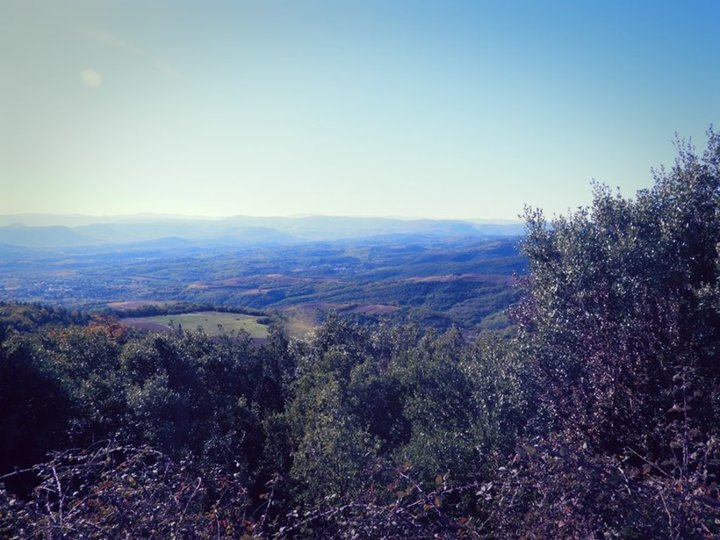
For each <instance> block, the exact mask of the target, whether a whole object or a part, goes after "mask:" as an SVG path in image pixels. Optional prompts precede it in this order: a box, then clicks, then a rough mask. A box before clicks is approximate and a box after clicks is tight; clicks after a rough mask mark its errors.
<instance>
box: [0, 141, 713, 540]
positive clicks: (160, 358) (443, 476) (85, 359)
mask: <svg viewBox="0 0 720 540" xmlns="http://www.w3.org/2000/svg"><path fill="white" fill-rule="evenodd" d="M654 175H655V183H654V186H653V187H652V188H650V189H648V190H645V191H641V192H639V193H637V195H636V196H635V197H634V198H632V199H628V198H625V197H623V196H622V195H620V194H619V193H614V192H612V191H611V190H609V189H608V188H606V187H604V186H602V185H598V186H596V187H595V192H594V200H593V203H592V205H591V206H590V207H589V208H587V209H581V210H578V211H576V212H574V213H571V214H568V215H567V216H560V217H556V218H554V219H552V220H550V221H548V220H546V219H545V217H544V216H543V214H542V212H541V211H539V210H533V209H528V210H527V212H526V223H527V235H526V238H525V240H524V244H523V249H524V252H525V254H526V255H527V257H528V259H529V262H530V273H529V275H528V276H527V278H525V279H524V281H523V282H522V283H521V287H522V297H521V300H520V302H519V303H518V304H516V305H515V306H514V308H513V310H512V317H513V320H514V321H515V323H516V330H515V332H514V333H513V334H512V335H510V336H508V335H502V336H499V335H493V334H492V333H486V334H483V335H481V336H480V337H479V338H477V339H475V340H473V341H471V342H468V341H466V340H465V339H464V338H463V336H462V334H461V333H460V332H458V331H457V330H454V329H451V330H448V331H447V332H443V333H440V332H436V331H433V330H426V329H424V328H422V327H419V326H418V325H393V324H387V323H385V324H383V323H380V324H375V325H370V326H362V325H358V324H356V323H353V322H349V321H347V320H345V319H343V318H341V317H330V318H329V319H328V320H327V321H326V322H325V323H324V324H323V325H322V326H321V327H320V328H319V329H318V330H317V331H316V332H315V334H314V335H313V336H312V338H310V339H308V340H289V339H287V338H286V337H285V336H284V335H282V333H280V332H275V333H273V334H272V335H271V337H270V338H269V340H268V342H267V344H265V345H263V346H261V347H257V346H254V345H253V344H252V342H251V340H250V339H249V337H248V336H244V335H243V334H229V335H225V336H221V337H220V338H216V339H211V338H210V337H208V336H207V335H205V334H204V333H202V332H188V331H176V332H173V333H168V334H152V333H144V332H140V331H137V330H131V329H128V328H126V327H124V326H122V325H120V324H118V323H117V321H114V320H112V319H110V318H101V319H97V318H96V319H94V320H89V319H86V318H85V316H84V315H83V314H79V313H70V312H66V311H63V310H58V309H53V308H47V307H42V306H29V305H21V304H13V303H6V304H2V305H1V306H0V321H1V322H0V324H1V326H0V479H1V481H2V482H4V484H5V488H4V490H3V491H1V492H0V534H2V535H4V536H7V537H10V538H27V537H35V538H76V537H80V536H81V535H82V536H83V537H87V538H106V537H122V536H129V537H136V538H172V537H180V538H241V537H245V538H268V537H276V538H290V537H298V536H300V537H317V538H329V537H341V538H378V537H403V538H423V537H425V538H431V537H447V538H450V537H463V538H483V537H529V538H555V537H566V538H578V537H582V538H599V537H627V538H710V537H717V536H718V535H720V493H719V491H718V490H719V487H718V483H717V482H718V480H717V474H718V466H719V462H718V458H719V457H720V446H719V445H720V440H719V439H718V437H719V436H720V363H719V362H720V280H719V279H718V277H719V272H720V259H719V256H718V248H719V246H720V136H718V134H716V133H715V132H713V131H712V130H711V131H710V132H709V134H708V144H707V148H706V150H705V151H704V152H703V153H701V154H698V153H697V152H696V151H695V150H694V149H693V148H692V147H691V146H690V145H688V144H684V143H679V144H678V157H677V161H676V163H675V164H674V165H673V166H672V167H670V168H668V169H664V168H661V169H658V170H657V171H655V172H654Z"/></svg>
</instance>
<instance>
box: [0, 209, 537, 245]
mask: <svg viewBox="0 0 720 540" xmlns="http://www.w3.org/2000/svg"><path fill="white" fill-rule="evenodd" d="M523 232H524V227H523V224H522V223H520V222H512V221H497V222H493V221H461V220H431V219H393V218H364V217H338V216H310V217H290V218H288V217H250V216H233V217H228V218H220V219H211V218H195V217H185V216H162V215H134V216H111V217H93V216H82V215H67V216H61V215H57V216H56V215H46V214H16V215H0V244H3V245H5V246H22V247H27V248H60V247H78V246H93V245H103V244H138V243H150V244H157V245H158V247H160V246H161V245H167V244H172V245H174V246H178V245H181V244H182V243H188V244H197V243H204V244H206V243H212V244H229V245H236V244H243V245H253V244H257V245H267V244H278V245H279V244H293V243H300V242H308V241H334V240H347V239H360V238H362V239H373V238H375V239H377V240H378V241H382V240H383V239H390V238H392V239H393V240H397V239H399V238H401V237H404V236H406V237H408V239H410V237H423V238H427V237H438V238H441V237H442V238H466V237H508V236H517V235H520V234H522V233H523Z"/></svg>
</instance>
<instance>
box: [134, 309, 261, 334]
mask: <svg viewBox="0 0 720 540" xmlns="http://www.w3.org/2000/svg"><path fill="white" fill-rule="evenodd" d="M122 323H123V324H125V325H127V326H135V327H138V328H147V327H148V326H147V325H148V324H157V325H161V326H164V327H166V328H167V329H170V328H172V327H173V326H174V327H176V328H177V327H178V326H179V325H182V327H183V328H184V329H185V330H199V329H200V328H202V329H203V330H204V331H205V333H206V334H207V335H209V336H218V335H220V334H222V333H223V332H230V331H232V330H244V331H245V332H247V333H248V334H250V335H251V336H252V337H254V338H265V337H267V336H268V327H267V326H265V325H264V324H260V323H259V322H258V317H256V316H254V315H244V314H241V313H223V312H220V311H196V312H194V313H181V314H178V315H157V316H155V317H133V318H128V319H122Z"/></svg>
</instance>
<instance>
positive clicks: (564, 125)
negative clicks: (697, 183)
mask: <svg viewBox="0 0 720 540" xmlns="http://www.w3.org/2000/svg"><path fill="white" fill-rule="evenodd" d="M718 21H720V2H716V1H705V2H701V1H692V0H689V1H684V2H662V1H652V2H651V1H646V2H633V1H623V2H613V1H606V2H581V1H575V2H561V1H556V2H540V1H537V2H525V1H502V2H501V1H496V2H488V1H482V0H477V1H474V2H470V1H467V2H465V1H453V0H443V1H439V0H438V1H437V2H423V1H392V0H386V1H382V2H380V1H372V0H363V1H360V0H358V1H339V0H337V1H319V0H318V1H301V0H296V1H274V0H262V1H256V2H242V1H223V2H221V1H212V0H210V1H207V2H195V1H192V2H191V1H175V0H173V1H161V0H146V1H142V2H141V1H134V0H125V1H120V0H118V1H111V0H105V1H100V0H97V1H83V0H76V1H60V0H47V1H32V0H30V1H15V0H3V1H2V2H0V68H1V69H2V84H0V187H1V188H2V192H3V196H2V197H0V213H24V212H51V213H85V214H94V215H101V214H127V213H137V212H156V213H180V214H192V215H206V216H221V215H234V214H246V215H304V214H331V215H362V216H406V217H430V218H495V219H498V218H505V219H508V218H509V219H512V218H515V217H516V216H517V215H518V214H519V213H520V212H521V211H522V208H523V205H525V204H529V205H531V206H537V207H542V208H544V209H545V210H546V212H547V213H548V214H552V213H564V212H566V211H567V210H568V209H572V208H575V207H577V206H579V205H584V204H587V203H588V202H589V201H590V182H591V180H592V179H593V178H595V179H597V180H599V181H602V182H605V183H607V184H609V185H611V186H619V187H620V188H621V190H622V191H623V193H624V194H626V195H632V194H633V193H634V192H635V191H636V190H637V189H639V188H643V187H648V186H649V185H651V182H652V179H651V175H650V168H651V167H653V166H658V165H660V164H663V163H664V164H670V163H671V162H672V160H673V159H674V154H675V151H674V148H673V145H672V139H673V135H674V133H675V132H677V133H678V134H679V135H680V136H683V137H692V138H693V139H694V140H695V141H696V142H697V143H698V146H700V147H702V145H703V144H704V133H705V130H706V129H707V127H708V126H709V125H710V124H711V123H714V124H715V125H719V124H720V68H718V65H720V64H718V58H720V39H718V36H717V22H718Z"/></svg>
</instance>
